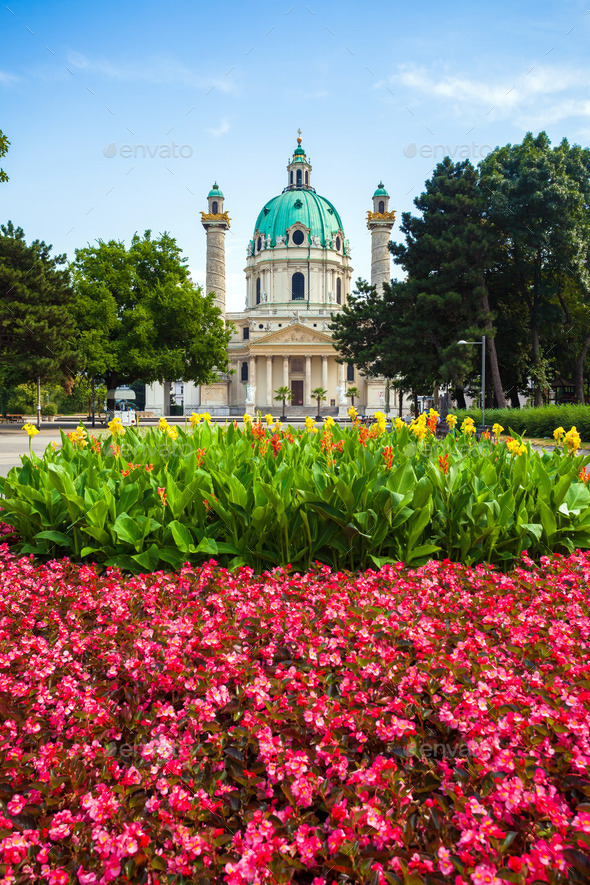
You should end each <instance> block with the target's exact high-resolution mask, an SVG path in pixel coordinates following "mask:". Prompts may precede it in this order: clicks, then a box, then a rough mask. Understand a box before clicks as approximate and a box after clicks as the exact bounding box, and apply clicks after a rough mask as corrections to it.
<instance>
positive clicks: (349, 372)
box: [346, 363, 354, 381]
mask: <svg viewBox="0 0 590 885" xmlns="http://www.w3.org/2000/svg"><path fill="white" fill-rule="evenodd" d="M346 380H347V381H354V363H348V364H347V366H346Z"/></svg>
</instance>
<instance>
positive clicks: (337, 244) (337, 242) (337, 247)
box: [336, 237, 340, 252]
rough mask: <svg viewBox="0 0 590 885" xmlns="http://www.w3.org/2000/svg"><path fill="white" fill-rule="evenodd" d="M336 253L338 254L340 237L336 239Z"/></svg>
mask: <svg viewBox="0 0 590 885" xmlns="http://www.w3.org/2000/svg"><path fill="white" fill-rule="evenodd" d="M336 251H337V252H340V237H336Z"/></svg>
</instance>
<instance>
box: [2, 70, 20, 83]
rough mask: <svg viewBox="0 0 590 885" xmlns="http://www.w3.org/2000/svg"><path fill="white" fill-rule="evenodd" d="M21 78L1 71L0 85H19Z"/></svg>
mask: <svg viewBox="0 0 590 885" xmlns="http://www.w3.org/2000/svg"><path fill="white" fill-rule="evenodd" d="M19 80H20V77H17V75H16V74H10V73H9V72H8V71H0V84H1V85H2V86H12V85H13V84H14V83H18V82H19Z"/></svg>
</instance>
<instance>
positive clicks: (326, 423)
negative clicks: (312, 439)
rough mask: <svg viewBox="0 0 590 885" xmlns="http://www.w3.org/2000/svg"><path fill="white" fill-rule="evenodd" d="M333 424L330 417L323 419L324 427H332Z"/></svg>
mask: <svg viewBox="0 0 590 885" xmlns="http://www.w3.org/2000/svg"><path fill="white" fill-rule="evenodd" d="M335 423H336V422H335V421H334V419H333V418H332V416H331V415H326V417H325V418H324V427H334V424H335Z"/></svg>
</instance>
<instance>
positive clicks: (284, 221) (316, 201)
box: [254, 188, 344, 247]
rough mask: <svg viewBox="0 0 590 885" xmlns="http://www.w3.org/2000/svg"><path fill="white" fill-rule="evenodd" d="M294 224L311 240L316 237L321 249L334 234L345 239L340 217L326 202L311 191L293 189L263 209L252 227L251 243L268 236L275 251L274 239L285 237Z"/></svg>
mask: <svg viewBox="0 0 590 885" xmlns="http://www.w3.org/2000/svg"><path fill="white" fill-rule="evenodd" d="M296 221H300V222H301V224H303V225H304V226H305V227H308V228H309V232H310V237H314V236H316V237H319V238H320V242H321V244H322V246H326V245H328V243H329V241H330V240H331V239H332V235H333V234H340V236H341V237H344V232H343V227H342V221H341V219H340V216H339V215H338V212H337V211H336V209H335V208H334V206H333V205H332V203H330V201H329V200H326V198H325V197H320V195H319V194H316V192H315V191H313V190H311V189H309V190H308V189H305V188H294V189H292V190H286V191H284V192H283V193H282V194H279V196H278V197H273V198H272V200H269V201H268V203H266V205H265V206H263V208H262V211H261V212H260V214H259V215H258V218H257V219H256V224H255V225H254V239H256V237H258V236H265V237H268V236H269V235H270V237H271V247H274V246H275V245H276V238H277V235H282V236H286V234H287V230H288V229H289V228H290V227H291V225H293V224H295V222H296Z"/></svg>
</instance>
